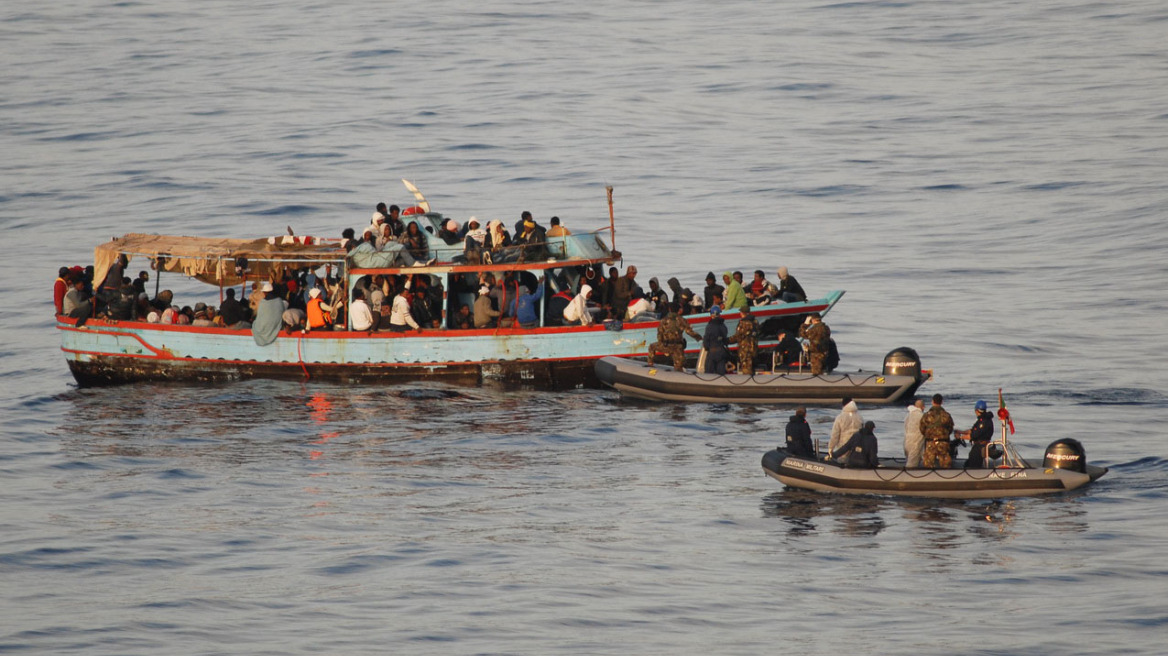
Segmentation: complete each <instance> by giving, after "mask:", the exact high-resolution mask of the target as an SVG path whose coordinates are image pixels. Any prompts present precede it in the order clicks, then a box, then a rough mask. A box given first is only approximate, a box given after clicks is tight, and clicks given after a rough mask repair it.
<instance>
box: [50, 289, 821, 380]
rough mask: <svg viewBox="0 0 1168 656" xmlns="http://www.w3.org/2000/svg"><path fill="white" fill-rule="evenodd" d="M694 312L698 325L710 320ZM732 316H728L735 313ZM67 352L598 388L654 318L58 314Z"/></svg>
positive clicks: (125, 362)
mask: <svg viewBox="0 0 1168 656" xmlns="http://www.w3.org/2000/svg"><path fill="white" fill-rule="evenodd" d="M842 295H843V292H834V293H833V294H831V295H829V296H828V297H826V298H824V299H820V300H817V301H811V302H808V303H793V304H781V305H774V306H767V307H765V308H761V309H759V310H757V311H756V312H755V314H756V315H761V316H767V317H772V316H773V317H785V316H794V315H799V314H805V313H807V312H826V311H827V310H829V309H830V308H831V307H832V306H833V305H834V304H835V302H837V301H838V300H839V298H840V297H841V296H842ZM706 321H708V317H707V318H705V319H704V320H703V319H701V318H695V319H693V320H691V323H692V324H693V325H694V328H695V329H696V330H698V331H702V330H704V328H705V322H706ZM736 321H737V319H736V318H735V317H731V318H730V319H728V320H727V323H728V324H730V323H732V322H736ZM57 328H58V329H59V330H60V331H61V333H62V351H63V352H64V353H65V357H66V359H67V361H68V363H69V368H70V370H71V371H72V373H73V376H74V378H76V379H77V382H78V383H79V384H81V385H85V386H96V385H110V384H120V383H132V382H141V381H190V382H221V381H230V380H241V379H247V378H276V379H280V378H283V379H294V380H303V379H305V378H307V379H310V380H329V381H337V382H343V383H370V382H388V383H393V382H404V381H410V380H441V381H446V382H450V383H458V384H469V385H477V384H482V383H484V382H488V381H498V382H500V383H503V384H505V385H508V386H528V387H534V388H549V389H570V388H575V387H598V386H599V381H597V379H596V375H595V370H594V366H593V365H594V362H595V361H596V360H597V359H599V358H602V357H605V356H609V355H620V356H636V355H645V353H646V352H647V350H648V346H649V344H650V343H652V342H653V341H655V340H656V336H657V322H656V321H653V322H642V323H626V324H624V325H623V329H621V330H607V329H605V328H604V327H603V326H588V327H582V326H574V327H546V328H534V329H519V328H504V329H498V330H424V331H422V332H420V333H415V332H406V333H392V332H378V333H372V334H370V333H364V332H354V331H323V332H319V331H318V332H310V333H306V334H305V333H300V332H299V331H297V332H291V333H289V332H281V333H280V336H279V337H278V338H277V339H276V341H275V342H273V343H272V344H268V345H266V346H259V345H257V344H256V343H255V341H254V339H253V337H252V334H251V331H249V330H243V331H240V330H229V329H225V328H202V327H193V326H169V325H160V324H149V323H144V322H130V321H122V322H119V321H105V320H94V319H91V320H89V321H87V322H85V323H84V324H83V325H81V326H76V325H74V322H72V321H70V320H68V319H65V318H63V317H62V318H60V319H59V320H58V323H57Z"/></svg>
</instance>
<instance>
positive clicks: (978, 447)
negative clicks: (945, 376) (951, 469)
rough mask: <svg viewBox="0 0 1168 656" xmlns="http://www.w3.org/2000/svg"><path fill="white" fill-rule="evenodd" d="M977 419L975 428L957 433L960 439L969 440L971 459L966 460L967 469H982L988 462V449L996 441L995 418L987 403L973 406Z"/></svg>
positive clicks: (980, 402)
mask: <svg viewBox="0 0 1168 656" xmlns="http://www.w3.org/2000/svg"><path fill="white" fill-rule="evenodd" d="M973 411H974V413H975V414H976V415H977V419H976V420H974V422H973V427H972V428H970V429H969V430H967V431H957V433H956V435H957V437H958V438H960V439H963V440H969V443H970V444H969V446H970V448H969V457H968V458H966V460H965V468H966V469H981V468H983V467H985V466H986V465H987V464H988V463H987V462H986V449H987V447H989V445H990V442H991V441H992V440H993V439H994V416H993V414H991V413H990V412H989V410H988V409H987V407H986V402H985V401H978V402H977V403H975V404H974V405H973Z"/></svg>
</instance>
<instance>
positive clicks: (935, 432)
mask: <svg viewBox="0 0 1168 656" xmlns="http://www.w3.org/2000/svg"><path fill="white" fill-rule="evenodd" d="M942 401H944V399H943V398H941V395H940V394H934V395H933V407H931V408H929V411H928V412H926V413H925V414H924V416H923V417H921V433H922V434H924V436H925V457H924V458H923V459H922V461H921V465H922V466H923V467H929V468H932V469H947V468H948V467H949V466H950V465H952V464H953V456H952V455H950V453H949V435H950V433H952V432H953V417H951V416H950V415H949V413H948V412H946V410H945V408H942V407H941V402H942Z"/></svg>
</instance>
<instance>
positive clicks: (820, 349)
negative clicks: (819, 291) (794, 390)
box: [799, 312, 831, 376]
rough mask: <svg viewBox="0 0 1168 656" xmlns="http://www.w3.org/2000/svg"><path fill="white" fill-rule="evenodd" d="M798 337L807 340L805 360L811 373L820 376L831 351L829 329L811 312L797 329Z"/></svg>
mask: <svg viewBox="0 0 1168 656" xmlns="http://www.w3.org/2000/svg"><path fill="white" fill-rule="evenodd" d="M799 336H800V337H802V338H804V339H806V340H807V359H808V360H809V361H810V362H811V373H812V374H814V375H816V376H818V375H820V374H822V373H823V372H824V370H825V364H826V363H827V356H828V354H829V352H830V351H831V342H830V340H831V328H828V327H827V324H825V323H823V317H821V316H820V315H819V313H818V312H812V313H811V314H809V315H808V316H807V319H805V320H804V322H803V326H802V327H800V328H799Z"/></svg>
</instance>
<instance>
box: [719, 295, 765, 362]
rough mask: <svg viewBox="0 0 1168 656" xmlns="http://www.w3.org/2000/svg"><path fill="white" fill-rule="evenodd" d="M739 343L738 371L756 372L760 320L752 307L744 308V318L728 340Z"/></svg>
mask: <svg viewBox="0 0 1168 656" xmlns="http://www.w3.org/2000/svg"><path fill="white" fill-rule="evenodd" d="M726 341H728V342H729V343H731V344H738V372H739V373H743V374H750V375H753V374H754V356H755V355H756V354H757V353H758V321H757V320H755V318H754V315H753V314H751V313H750V308H749V307H745V308H742V320H741V321H739V322H738V329H737V330H735V331H734V336H733V337H731V338H730V339H728V340H726Z"/></svg>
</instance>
